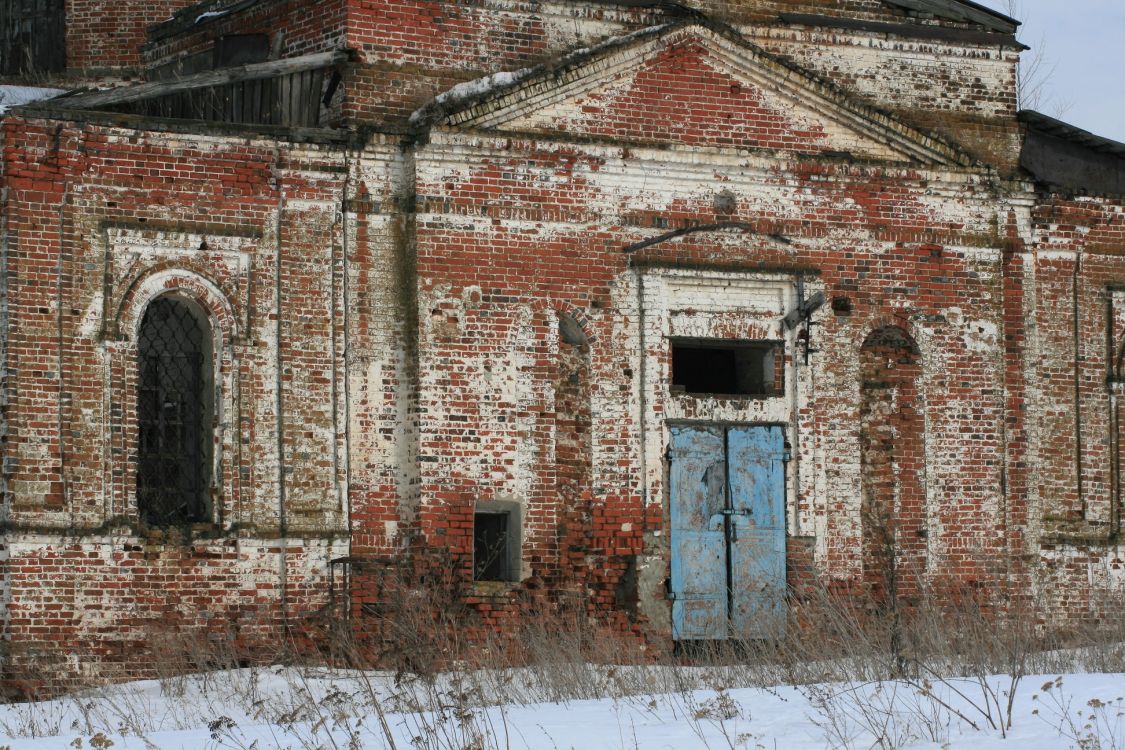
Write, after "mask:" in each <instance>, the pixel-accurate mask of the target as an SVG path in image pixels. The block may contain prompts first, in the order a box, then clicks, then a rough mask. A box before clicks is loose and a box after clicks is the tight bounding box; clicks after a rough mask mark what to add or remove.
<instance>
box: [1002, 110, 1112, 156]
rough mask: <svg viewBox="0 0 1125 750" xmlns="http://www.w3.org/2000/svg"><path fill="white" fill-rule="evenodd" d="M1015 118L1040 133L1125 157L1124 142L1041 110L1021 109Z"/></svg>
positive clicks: (1100, 151)
mask: <svg viewBox="0 0 1125 750" xmlns="http://www.w3.org/2000/svg"><path fill="white" fill-rule="evenodd" d="M1016 118H1017V119H1019V121H1020V122H1021V123H1023V124H1024V125H1026V126H1027V127H1029V128H1031V129H1032V130H1038V131H1039V132H1041V133H1046V134H1047V135H1050V136H1054V137H1055V138H1061V139H1062V140H1064V141H1070V142H1071V143H1076V144H1078V145H1080V146H1085V147H1086V148H1088V149H1091V150H1093V151H1097V152H1099V153H1103V154H1112V155H1113V156H1117V157H1121V158H1125V143H1122V142H1120V141H1115V140H1112V139H1110V138H1105V137H1103V136H1100V135H1095V134H1094V133H1091V132H1090V131H1088V130H1083V129H1082V128H1080V127H1078V126H1077V125H1071V124H1070V123H1067V122H1063V121H1062V120H1056V119H1055V118H1054V117H1050V116H1048V115H1045V114H1043V113H1042V112H1036V111H1035V110H1033V109H1021V110H1020V111H1019V112H1018V113H1017V114H1016Z"/></svg>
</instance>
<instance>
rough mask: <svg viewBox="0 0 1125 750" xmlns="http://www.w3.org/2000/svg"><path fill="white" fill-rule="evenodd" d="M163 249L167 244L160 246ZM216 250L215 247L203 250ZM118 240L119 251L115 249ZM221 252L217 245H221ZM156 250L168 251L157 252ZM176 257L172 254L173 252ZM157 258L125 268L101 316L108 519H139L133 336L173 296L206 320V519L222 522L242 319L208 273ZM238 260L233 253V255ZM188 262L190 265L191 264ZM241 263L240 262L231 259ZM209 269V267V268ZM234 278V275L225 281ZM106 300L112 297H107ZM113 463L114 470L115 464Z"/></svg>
mask: <svg viewBox="0 0 1125 750" xmlns="http://www.w3.org/2000/svg"><path fill="white" fill-rule="evenodd" d="M177 239H178V242H177V243H176V244H177V245H179V246H181V247H184V246H188V247H190V246H191V245H192V244H194V246H195V248H196V252H197V253H198V252H199V248H201V247H202V248H207V243H206V241H205V240H204V239H203V238H201V237H200V236H198V235H184V234H180V235H177ZM164 249H165V250H167V248H164ZM209 251H210V252H214V251H215V249H214V248H209ZM120 252H121V251H120V246H118V254H120ZM219 252H223V251H221V250H220V251H219ZM157 255H168V253H167V252H165V253H157ZM173 255H174V253H173ZM178 260H179V262H178V263H177V262H176V261H177V259H176V258H174V257H173V258H169V257H160V258H158V259H157V261H156V262H154V263H152V264H151V265H150V266H149V267H147V268H144V267H143V265H144V264H138V265H142V269H141V270H139V271H136V272H135V273H133V274H130V278H129V279H128V281H127V283H126V284H125V285H124V286H125V288H124V291H123V293H122V294H121V296H120V303H119V304H118V305H117V308H116V313H114V314H111V315H110V316H107V323H108V325H107V326H106V330H105V332H104V334H103V347H104V354H105V365H106V368H107V377H106V378H105V381H104V382H105V391H106V393H105V399H106V403H108V404H110V407H111V408H110V410H109V415H110V417H109V420H108V424H107V429H108V433H109V434H108V440H107V443H108V445H107V453H108V454H109V456H110V460H108V461H107V462H106V464H105V470H104V480H103V481H104V483H105V484H104V486H105V487H106V493H105V496H106V504H107V507H106V517H107V518H121V519H128V520H129V521H130V522H137V521H138V520H139V515H138V507H137V498H136V488H137V450H138V445H137V441H138V425H137V389H138V376H139V373H138V368H137V364H138V343H137V342H138V334H139V331H140V327H141V322H142V321H143V319H144V314H145V311H146V310H147V309H148V307H149V305H150V304H151V303H152V302H154V301H155V300H157V299H161V298H166V297H174V298H178V299H182V300H185V301H187V302H189V303H191V304H193V305H194V306H195V307H196V308H197V310H199V311H201V312H202V313H203V314H204V316H205V318H206V320H207V322H208V324H209V326H210V348H211V363H210V365H211V367H210V374H211V379H210V382H209V383H207V387H209V388H211V389H213V390H212V393H211V398H212V404H213V408H212V409H211V418H212V419H211V425H210V431H211V439H212V441H213V444H212V447H211V457H210V460H211V479H210V482H211V489H210V516H211V517H210V519H209V520H210V521H211V522H213V523H214V524H217V525H221V526H223V527H230V526H231V525H232V524H234V523H236V522H237V521H238V519H237V518H236V511H237V499H238V491H237V490H238V488H237V485H236V477H237V470H236V468H237V467H235V466H234V465H233V463H234V462H235V461H236V460H237V451H236V447H237V446H236V441H237V436H236V435H235V434H233V430H232V429H231V425H232V424H238V419H237V416H238V415H237V409H238V403H239V399H238V393H237V384H238V377H237V375H238V371H239V363H240V361H241V359H242V351H241V349H242V343H243V342H242V335H243V329H244V325H243V322H242V321H240V319H239V315H238V313H237V312H236V307H235V305H234V304H233V303H232V301H231V299H230V297H229V295H228V294H227V293H226V292H225V291H224V290H223V289H222V288H221V287H220V285H219V283H220V282H217V281H216V280H214V279H212V278H208V277H207V276H204V275H203V274H202V273H200V272H198V271H197V270H194V269H192V268H189V267H186V266H187V265H188V264H189V263H191V260H192V258H191V257H190V256H185V257H183V258H180V259H178ZM236 260H237V258H236ZM193 265H194V264H193ZM235 265H239V264H237V263H236V264H235ZM212 268H213V267H212ZM230 281H232V282H236V279H233V278H232V279H230ZM109 302H110V304H112V300H110V301H109ZM115 466H116V467H119V468H117V469H116V470H115V469H114V468H113V467H115Z"/></svg>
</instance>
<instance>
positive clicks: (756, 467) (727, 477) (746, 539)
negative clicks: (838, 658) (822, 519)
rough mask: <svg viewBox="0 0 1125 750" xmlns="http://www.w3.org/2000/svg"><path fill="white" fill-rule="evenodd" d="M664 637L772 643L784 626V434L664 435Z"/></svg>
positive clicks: (705, 431)
mask: <svg viewBox="0 0 1125 750" xmlns="http://www.w3.org/2000/svg"><path fill="white" fill-rule="evenodd" d="M670 432H671V444H670V446H669V458H670V460H671V469H670V488H671V493H670V502H671V535H672V539H671V544H672V560H671V568H672V578H671V594H672V636H673V638H675V639H676V640H714V639H722V638H730V637H735V638H774V637H778V636H780V635H782V634H783V632H784V624H785V609H784V602H785V463H784V461H785V435H784V430H783V429H782V428H781V427H779V426H776V425H745V426H730V427H726V426H721V425H705V426H695V425H690V426H688V425H684V426H673V427H671V428H670Z"/></svg>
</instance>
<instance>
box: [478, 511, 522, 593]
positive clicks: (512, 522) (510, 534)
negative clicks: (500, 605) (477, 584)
mask: <svg viewBox="0 0 1125 750" xmlns="http://www.w3.org/2000/svg"><path fill="white" fill-rule="evenodd" d="M519 531H520V514H519V504H518V503H515V502H510V501H491V502H481V503H477V508H476V512H475V513H474V514H473V580H474V581H516V580H519V564H520V534H519Z"/></svg>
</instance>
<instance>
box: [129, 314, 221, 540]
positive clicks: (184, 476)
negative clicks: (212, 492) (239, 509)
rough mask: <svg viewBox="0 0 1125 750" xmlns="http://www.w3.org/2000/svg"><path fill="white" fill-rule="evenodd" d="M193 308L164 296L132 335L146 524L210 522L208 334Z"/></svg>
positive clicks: (142, 507) (139, 479) (139, 497)
mask: <svg viewBox="0 0 1125 750" xmlns="http://www.w3.org/2000/svg"><path fill="white" fill-rule="evenodd" d="M208 329H209V327H208V325H207V321H206V318H205V316H204V314H203V312H202V311H201V310H199V309H198V308H197V307H196V306H195V305H194V304H192V303H190V302H187V301H185V300H180V299H175V298H171V297H163V298H160V299H157V300H155V301H154V302H152V304H150V305H149V306H148V309H147V310H146V311H145V317H144V320H143V321H142V323H141V330H140V335H139V336H138V342H137V344H138V355H139V356H138V359H139V366H140V373H139V378H138V382H139V388H138V393H137V422H138V427H139V430H138V432H139V436H138V440H139V445H138V456H137V459H138V460H137V505H138V508H139V510H140V514H141V519H142V520H143V521H144V522H145V523H147V524H149V525H152V526H170V525H175V524H179V523H190V522H193V521H204V520H208V516H209V512H210V509H209V502H208V486H209V485H210V480H211V476H210V474H211V472H210V455H211V430H210V424H211V399H210V397H209V390H210V389H209V383H210V382H211V381H212V377H211V364H210V363H211V351H210V349H211V347H210V341H211V337H210V332H209V330H208Z"/></svg>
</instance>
